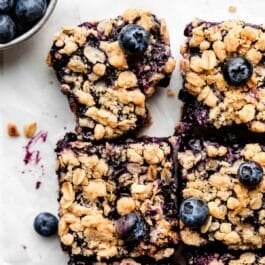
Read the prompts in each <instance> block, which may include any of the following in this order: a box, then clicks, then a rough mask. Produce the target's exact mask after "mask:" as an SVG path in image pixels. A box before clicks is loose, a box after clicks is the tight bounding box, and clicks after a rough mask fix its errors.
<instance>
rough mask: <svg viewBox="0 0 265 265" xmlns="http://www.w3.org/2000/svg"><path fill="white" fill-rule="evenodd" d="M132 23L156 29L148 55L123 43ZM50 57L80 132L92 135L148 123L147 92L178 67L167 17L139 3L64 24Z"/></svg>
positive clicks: (114, 133)
mask: <svg viewBox="0 0 265 265" xmlns="http://www.w3.org/2000/svg"><path fill="white" fill-rule="evenodd" d="M127 23H134V24H138V25H140V26H142V27H144V28H145V29H146V30H147V31H148V32H149V33H150V38H149V45H148V48H147V50H146V52H145V53H144V55H143V56H142V57H139V58H131V57H130V56H128V55H127V54H126V53H125V52H124V51H123V50H122V49H121V47H120V45H119V43H118V40H117V39H118V34H119V32H120V30H121V28H122V27H123V26H124V25H126V24H127ZM47 63H48V64H49V65H50V66H51V67H53V68H54V70H55V72H56V74H57V77H58V79H59V81H60V82H61V88H62V92H63V93H64V94H66V95H67V96H68V100H69V103H70V107H71V110H72V111H73V112H74V114H75V116H76V121H77V132H78V134H81V135H82V136H83V138H85V139H88V140H101V139H113V138H117V137H119V136H122V135H125V134H126V133H128V132H131V131H134V130H136V129H137V128H139V127H141V126H143V125H144V124H145V123H147V122H148V116H147V109H146V105H145V103H146V97H148V96H151V95H152V94H153V93H154V91H155V87H156V86H157V85H158V83H159V82H160V81H161V80H163V79H165V80H166V79H168V78H169V77H170V75H171V73H172V72H173V70H174V68H175V60H174V59H173V58H172V56H171V51H170V46H169V35H168V32H167V27H166V24H165V21H164V20H159V19H158V18H157V17H156V16H155V15H153V14H152V13H150V12H149V11H144V10H138V9H129V10H127V11H125V12H124V14H123V15H122V16H119V17H117V18H115V19H108V20H102V21H99V22H86V23H83V24H82V25H80V26H77V27H64V28H63V29H62V31H61V32H60V33H58V34H56V35H55V37H54V43H53V46H52V48H51V51H50V53H49V55H48V58H47ZM110 120H111V121H110Z"/></svg>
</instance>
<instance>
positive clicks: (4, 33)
mask: <svg viewBox="0 0 265 265" xmlns="http://www.w3.org/2000/svg"><path fill="white" fill-rule="evenodd" d="M15 36H16V25H15V23H14V21H13V20H12V18H11V17H10V16H8V15H1V14H0V43H6V42H9V41H11V40H12V39H14V37H15Z"/></svg>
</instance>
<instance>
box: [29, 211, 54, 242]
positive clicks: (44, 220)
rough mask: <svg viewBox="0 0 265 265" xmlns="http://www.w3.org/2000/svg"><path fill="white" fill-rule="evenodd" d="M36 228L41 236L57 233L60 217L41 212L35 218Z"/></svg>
mask: <svg viewBox="0 0 265 265" xmlns="http://www.w3.org/2000/svg"><path fill="white" fill-rule="evenodd" d="M34 229H35V231H36V232H37V233H38V234H40V235H41V236H45V237H49V236H52V235H54V234H56V233H57V229H58V219H57V218H56V216H55V215H53V214H51V213H47V212H44V213H40V214H38V215H37V216H36V217H35V219H34Z"/></svg>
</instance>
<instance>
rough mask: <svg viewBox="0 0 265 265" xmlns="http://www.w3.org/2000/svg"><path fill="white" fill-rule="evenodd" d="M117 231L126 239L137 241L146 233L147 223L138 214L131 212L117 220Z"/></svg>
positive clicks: (127, 240)
mask: <svg viewBox="0 0 265 265" xmlns="http://www.w3.org/2000/svg"><path fill="white" fill-rule="evenodd" d="M116 231H117V234H118V236H119V237H120V238H121V239H123V240H124V241H126V242H135V241H139V240H140V239H141V238H142V237H143V236H144V235H145V234H146V224H145V222H144V220H143V219H142V218H141V217H140V216H139V215H138V214H135V213H129V214H127V215H124V216H122V217H120V218H119V219H118V220H117V222H116Z"/></svg>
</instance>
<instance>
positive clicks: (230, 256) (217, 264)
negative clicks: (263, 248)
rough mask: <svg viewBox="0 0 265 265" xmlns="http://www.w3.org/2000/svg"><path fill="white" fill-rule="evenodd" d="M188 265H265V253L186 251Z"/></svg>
mask: <svg viewBox="0 0 265 265" xmlns="http://www.w3.org/2000/svg"><path fill="white" fill-rule="evenodd" d="M185 256H186V258H187V265H264V264H265V255H264V253H253V252H243V253H238V252H237V253H235V252H231V251H225V250H223V251H220V250H217V249H215V250H214V249H213V250H210V251H209V250H205V249H203V250H198V249H197V250H194V249H193V250H187V251H185Z"/></svg>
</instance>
